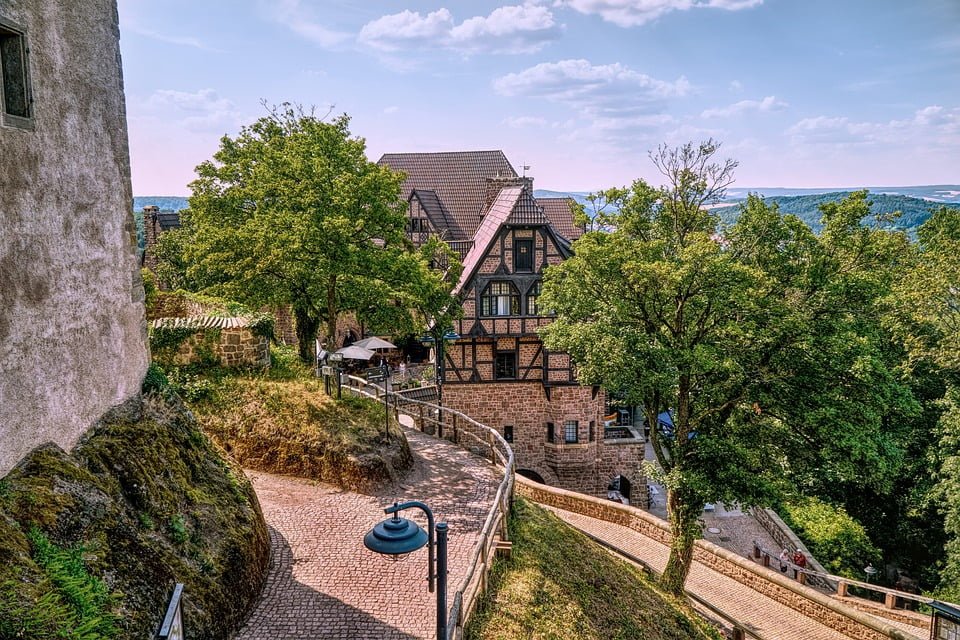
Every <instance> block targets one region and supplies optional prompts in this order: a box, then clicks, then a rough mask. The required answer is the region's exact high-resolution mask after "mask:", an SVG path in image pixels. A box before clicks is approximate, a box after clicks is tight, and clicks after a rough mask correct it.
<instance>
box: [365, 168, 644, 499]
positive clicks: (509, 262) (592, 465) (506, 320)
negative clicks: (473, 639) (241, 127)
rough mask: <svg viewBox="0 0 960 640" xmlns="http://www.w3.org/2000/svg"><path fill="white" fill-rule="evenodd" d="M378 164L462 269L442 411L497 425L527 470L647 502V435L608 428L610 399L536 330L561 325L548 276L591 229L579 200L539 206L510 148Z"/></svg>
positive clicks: (420, 226)
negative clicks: (548, 305) (546, 301)
mask: <svg viewBox="0 0 960 640" xmlns="http://www.w3.org/2000/svg"><path fill="white" fill-rule="evenodd" d="M380 164H383V165H387V166H389V167H390V168H392V169H394V170H397V171H403V172H404V173H405V174H406V176H407V177H406V181H405V182H404V185H403V190H404V193H403V195H404V197H405V198H406V200H407V202H408V204H409V208H408V215H409V221H408V225H407V232H408V236H409V237H410V239H411V240H412V241H413V243H414V244H415V245H421V244H423V243H424V242H426V240H427V238H429V237H430V236H432V235H435V236H438V237H440V238H441V239H443V240H445V241H446V242H447V243H448V244H449V245H450V247H451V248H453V249H454V250H456V251H457V252H458V253H459V254H460V256H461V258H462V261H463V266H464V269H463V273H462V275H461V276H460V280H459V282H458V283H457V284H456V288H455V290H454V293H455V294H456V295H457V296H458V297H459V299H460V301H461V304H462V305H463V317H462V319H461V320H459V321H458V322H457V324H456V326H455V327H454V329H455V331H456V333H457V334H458V335H459V336H460V337H459V339H457V340H456V341H454V342H452V343H449V344H447V346H446V347H445V349H443V357H444V367H443V368H442V369H443V403H444V405H445V406H448V407H451V408H453V409H457V410H459V411H462V412H463V413H465V414H466V415H468V416H470V417H472V418H473V419H475V420H478V421H480V422H483V423H484V424H487V425H489V426H492V427H495V428H497V429H499V430H500V432H501V433H502V434H503V436H504V438H505V439H506V440H508V441H509V442H511V443H512V446H513V448H514V451H515V454H516V457H517V468H518V473H521V474H523V475H526V476H528V477H531V478H533V479H535V480H539V481H541V482H545V483H546V484H550V485H554V486H559V487H563V488H566V489H571V490H574V491H580V492H583V493H589V494H593V495H600V496H607V494H608V487H609V486H610V485H611V482H614V483H615V484H616V486H617V487H618V489H619V491H620V493H622V494H623V495H625V496H626V497H629V498H631V499H632V500H633V501H634V502H640V503H643V502H644V501H645V500H646V485H645V483H644V482H643V478H642V475H641V471H640V463H641V461H642V460H643V452H644V441H643V437H642V435H641V434H640V433H638V432H637V431H636V430H634V429H633V428H632V426H629V425H625V426H622V427H620V428H618V429H611V428H607V427H606V426H605V423H606V424H607V425H608V426H609V423H610V420H604V415H605V414H606V413H607V412H606V395H605V393H604V391H603V390H602V389H600V388H598V387H585V386H582V385H580V384H578V383H577V380H576V372H575V369H574V364H573V363H572V362H571V359H570V356H569V355H567V354H566V353H558V352H553V351H550V350H548V349H547V348H546V347H545V346H544V345H543V343H542V342H541V340H540V338H539V336H538V335H537V333H536V331H537V328H539V327H541V326H543V325H545V324H547V323H549V322H550V321H551V317H550V316H549V315H548V314H546V313H545V312H544V310H543V309H542V308H541V307H540V305H539V303H538V300H539V295H540V288H541V280H542V276H543V271H544V269H545V268H546V267H547V266H548V265H551V264H557V263H559V262H561V261H562V260H565V259H566V258H568V257H569V256H570V255H571V252H572V248H571V243H572V241H573V240H575V239H576V238H578V237H579V236H580V234H581V233H582V230H581V229H580V228H578V227H577V226H576V225H575V224H574V221H573V215H572V212H571V208H570V204H571V203H570V201H569V200H568V199H565V198H536V197H535V196H534V193H533V179H532V178H530V177H526V176H518V175H517V173H516V171H515V170H514V168H513V166H512V165H511V164H510V162H509V161H508V160H507V158H506V157H505V156H504V154H503V152H501V151H468V152H450V153H397V154H386V155H384V156H383V157H382V158H381V159H380Z"/></svg>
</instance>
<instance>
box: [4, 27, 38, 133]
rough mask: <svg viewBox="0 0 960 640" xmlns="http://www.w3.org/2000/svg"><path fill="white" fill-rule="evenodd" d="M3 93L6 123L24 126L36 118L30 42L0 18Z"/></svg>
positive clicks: (20, 32)
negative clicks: (32, 99)
mask: <svg viewBox="0 0 960 640" xmlns="http://www.w3.org/2000/svg"><path fill="white" fill-rule="evenodd" d="M0 76H2V83H0V94H2V98H3V124H6V125H12V126H22V125H25V124H29V123H28V122H27V121H28V120H29V119H30V118H32V117H33V108H32V105H31V99H30V83H29V78H28V75H27V45H26V38H25V37H24V34H23V32H22V31H20V30H18V29H16V28H15V27H13V26H12V25H10V24H8V23H6V22H4V21H2V20H0Z"/></svg>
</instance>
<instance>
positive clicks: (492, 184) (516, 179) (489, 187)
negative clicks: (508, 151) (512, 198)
mask: <svg viewBox="0 0 960 640" xmlns="http://www.w3.org/2000/svg"><path fill="white" fill-rule="evenodd" d="M484 180H485V181H486V191H485V192H484V196H483V209H482V210H481V211H480V215H481V216H482V215H484V214H485V213H486V212H487V210H488V209H489V208H490V205H492V204H493V201H494V200H496V199H497V196H498V195H499V194H500V190H501V189H503V188H504V187H519V186H524V187H526V188H527V190H528V191H529V192H530V193H531V194H532V193H533V178H530V177H526V176H523V177H521V176H506V177H504V176H501V175H500V172H499V171H498V172H497V177H496V178H484Z"/></svg>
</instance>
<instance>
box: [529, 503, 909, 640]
mask: <svg viewBox="0 0 960 640" xmlns="http://www.w3.org/2000/svg"><path fill="white" fill-rule="evenodd" d="M541 506H544V507H545V508H547V509H549V510H550V511H553V512H554V513H556V514H557V516H559V517H560V519H562V520H563V521H564V522H566V523H568V524H570V525H571V526H573V527H576V528H577V529H580V530H582V531H584V532H586V533H588V534H590V535H592V536H594V537H596V538H599V539H601V540H603V541H604V542H607V543H609V544H611V545H613V546H614V547H616V548H618V549H622V550H623V551H626V552H628V553H630V554H632V555H633V556H635V557H637V558H640V559H642V560H644V561H645V562H647V563H648V564H650V566H651V567H653V569H654V570H656V571H658V572H661V573H662V572H663V570H664V569H665V568H666V566H667V556H668V555H669V552H670V550H669V548H668V547H666V546H664V545H662V544H659V543H658V542H655V541H653V540H651V539H650V538H647V537H646V536H643V535H641V534H639V533H637V532H636V531H633V530H632V529H628V528H627V527H623V526H620V525H617V524H612V523H609V522H604V521H603V520H597V519H595V518H591V517H589V516H583V515H580V514H577V513H571V512H569V511H564V510H562V509H557V508H554V507H550V506H546V505H541ZM687 590H689V591H691V592H692V593H694V594H695V595H697V596H698V597H700V598H702V599H703V600H705V601H707V602H709V603H710V604H711V605H713V606H714V607H716V608H717V609H719V610H720V611H723V612H724V613H726V614H727V615H729V616H730V617H731V618H733V619H734V620H738V621H740V622H741V623H743V624H745V625H749V628H750V629H751V630H753V631H755V632H756V633H757V634H758V635H760V636H761V637H764V638H776V640H849V637H848V636H846V635H844V634H842V633H840V632H838V631H834V630H833V629H830V628H829V627H827V626H825V625H823V624H821V623H819V622H817V621H816V620H814V619H812V618H809V617H807V616H804V615H802V614H800V613H798V612H797V611H794V610H793V609H791V608H790V607H787V606H785V605H782V604H780V603H778V602H775V601H773V600H771V599H770V598H768V597H766V596H764V595H762V594H760V593H758V592H756V591H754V590H753V589H751V588H750V587H747V586H746V585H742V584H740V583H739V582H736V581H735V580H733V579H732V578H728V577H727V576H724V575H723V574H720V573H717V572H716V571H713V570H712V569H708V568H707V567H705V566H703V565H701V564H700V563H697V562H694V563H693V566H692V567H691V568H690V575H689V576H688V578H687ZM884 622H885V623H887V624H893V625H894V626H898V627H901V628H902V629H903V630H904V631H908V632H910V633H912V634H915V635H919V636H920V637H923V638H925V637H926V635H920V631H919V630H918V629H915V628H911V627H907V626H906V625H898V624H895V623H892V622H891V621H889V620H884Z"/></svg>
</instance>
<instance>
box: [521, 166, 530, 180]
mask: <svg viewBox="0 0 960 640" xmlns="http://www.w3.org/2000/svg"><path fill="white" fill-rule="evenodd" d="M527 171H530V165H528V164H525V165H523V177H524V178H526V177H527Z"/></svg>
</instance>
